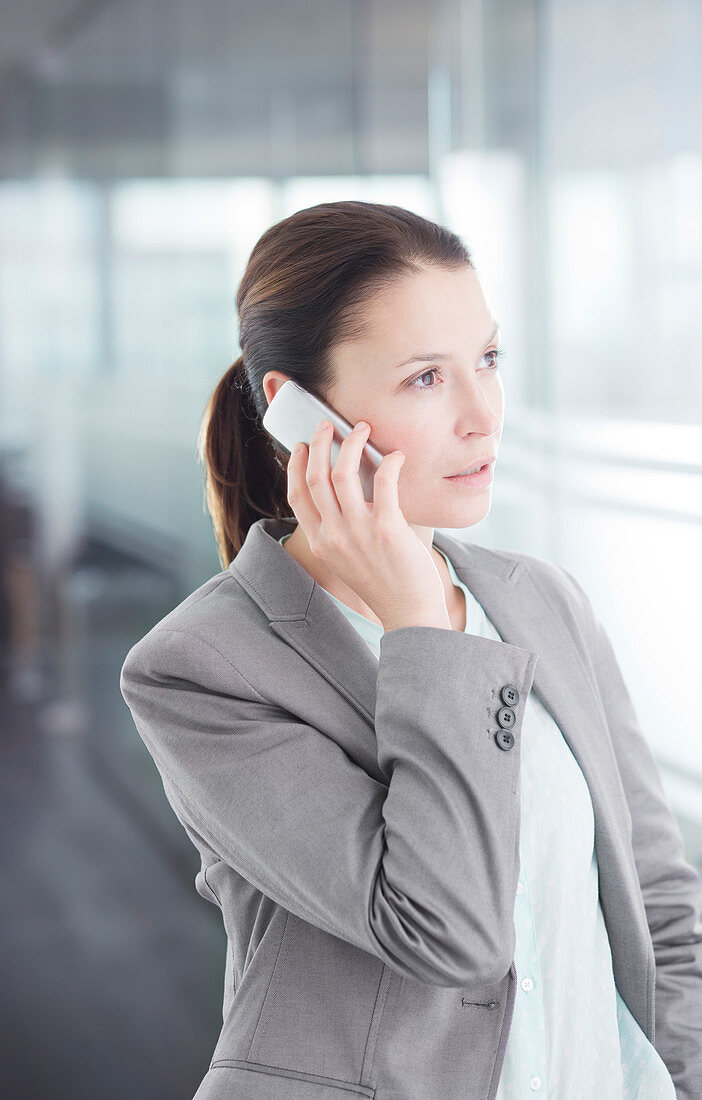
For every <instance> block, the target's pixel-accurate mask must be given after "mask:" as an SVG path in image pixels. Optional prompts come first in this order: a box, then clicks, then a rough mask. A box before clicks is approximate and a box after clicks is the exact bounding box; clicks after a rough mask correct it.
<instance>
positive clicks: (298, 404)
mask: <svg viewBox="0 0 702 1100" xmlns="http://www.w3.org/2000/svg"><path fill="white" fill-rule="evenodd" d="M323 417H325V418H326V419H327V420H328V421H329V422H330V423H331V425H332V427H333V429H334V434H333V437H332V445H331V456H330V469H333V467H334V463H335V462H336V459H337V457H338V454H339V450H340V449H341V444H342V443H343V441H344V439H345V438H346V436H347V435H348V434H349V432H351V431H353V424H349V422H348V420H346V419H345V418H344V417H343V416H341V415H340V414H339V413H338V412H337V411H336V409H333V408H332V407H331V405H328V404H327V403H326V401H322V400H320V398H318V397H315V396H314V395H313V394H311V393H309V391H308V390H306V389H304V387H302V386H300V385H298V383H297V382H295V381H294V380H293V379H292V378H289V379H288V381H287V382H284V383H283V385H282V386H281V387H280V389H279V390H278V392H277V393H276V395H275V397H274V398H273V400H272V401H271V403H270V405H269V406H268V408H267V409H266V412H265V414H264V416H263V427H264V428H265V429H266V431H267V432H268V433H269V435H272V436H273V438H274V439H275V440H277V441H278V443H280V444H281V445H282V446H283V447H285V449H286V450H287V451H292V449H293V447H294V446H295V444H296V443H298V442H301V443H306V444H307V445H308V446H309V443H310V440H311V439H312V436H313V435H314V431H315V429H316V427H317V425H318V424H319V421H320V420H321V419H322V418H323ZM382 459H383V455H382V453H381V452H380V451H379V450H378V449H377V447H374V446H373V444H372V443H368V442H366V444H365V446H364V448H363V452H362V454H361V461H360V463H359V469H358V476H359V479H360V482H361V485H362V486H363V496H364V499H365V500H367V501H368V502H372V500H373V478H374V476H375V472H376V470H377V469H378V466H379V465H380V463H381V461H382Z"/></svg>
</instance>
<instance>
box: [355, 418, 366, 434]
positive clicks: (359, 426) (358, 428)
mask: <svg viewBox="0 0 702 1100" xmlns="http://www.w3.org/2000/svg"><path fill="white" fill-rule="evenodd" d="M367 427H369V425H368V424H366V422H365V420H359V422H358V424H355V425H354V429H353V430H354V431H355V432H362V431H363V430H364V428H367Z"/></svg>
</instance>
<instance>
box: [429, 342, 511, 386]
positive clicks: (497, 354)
mask: <svg viewBox="0 0 702 1100" xmlns="http://www.w3.org/2000/svg"><path fill="white" fill-rule="evenodd" d="M503 355H504V348H491V349H490V351H486V352H485V355H483V359H487V357H488V356H493V359H492V362H491V363H490V366H489V367H488V368H487V369H488V370H497V367H498V366H499V362H498V360H499V359H500V358H501V357H502V356H503ZM433 374H437V375H438V374H440V372H439V368H438V367H431V368H430V369H429V370H425V371H422V373H421V374H418V375H417V377H416V378H414V379H413V380H412V381H411V382H408V384H407V385H408V388H409V389H411V390H435V389H436V388H437V383H436V382H435V383H433V384H432V385H430V386H424V385H421V381H422V379H423V378H427V377H429V376H430V375H433Z"/></svg>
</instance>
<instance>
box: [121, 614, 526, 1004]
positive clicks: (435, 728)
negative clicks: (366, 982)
mask: <svg viewBox="0 0 702 1100" xmlns="http://www.w3.org/2000/svg"><path fill="white" fill-rule="evenodd" d="M537 659H538V658H537V655H536V654H534V653H530V652H528V651H527V650H524V649H520V648H518V647H516V646H512V645H508V644H505V643H503V642H498V641H495V640H493V639H490V638H482V637H477V636H475V635H470V634H462V633H460V632H458V631H452V630H437V629H434V628H432V627H401V628H398V629H396V630H392V631H390V632H389V633H386V634H384V635H383V636H382V638H381V642H380V661H379V666H378V679H377V702H376V710H375V731H376V737H377V743H378V763H379V765H380V768H381V770H382V773H383V774H384V775H386V776H387V777H388V783H387V784H385V783H382V782H379V781H378V780H376V779H375V778H373V777H372V776H371V775H369V774H368V773H367V772H366V771H365V769H363V768H361V767H359V766H358V765H357V764H355V763H354V761H353V760H352V759H351V757H350V756H349V755H348V754H347V753H346V752H345V751H344V750H343V749H342V748H341V746H340V745H339V744H338V743H337V742H336V741H334V740H333V738H331V737H329V736H327V735H326V734H325V733H324V732H323V729H322V728H319V729H318V728H315V727H313V726H311V725H308V724H307V723H305V722H303V721H300V720H299V719H298V718H297V717H296V716H295V715H293V714H291V713H289V712H287V711H286V710H284V709H282V708H281V707H279V706H277V705H275V703H274V702H271V701H269V700H267V699H266V698H264V696H263V695H262V694H261V692H260V691H259V690H258V689H257V688H256V687H254V686H252V685H251V684H250V683H248V681H247V680H245V679H244V678H243V676H242V675H241V674H240V673H239V672H238V671H237V669H236V668H235V667H234V666H233V665H232V664H231V663H230V661H229V660H228V659H227V658H226V657H225V656H224V655H223V654H222V653H220V652H219V651H218V650H216V649H214V648H213V647H212V645H210V644H209V643H208V642H207V641H206V640H204V639H202V638H200V637H198V636H196V635H194V634H192V633H189V632H185V631H180V630H174V629H170V628H165V629H159V630H156V631H151V632H150V633H149V634H148V635H146V637H145V638H143V639H142V640H141V641H140V642H138V643H137V644H136V645H135V646H134V647H133V648H132V649H131V650H130V652H129V653H128V655H127V658H126V660H125V662H124V665H123V668H122V675H121V679H120V687H121V690H122V694H123V696H124V699H125V701H126V702H127V704H128V706H129V707H130V709H131V711H132V715H133V718H134V721H135V724H136V726H137V729H138V731H139V733H140V735H141V737H142V739H143V740H144V742H145V744H146V746H147V748H148V749H149V752H150V753H151V755H152V756H153V758H154V761H155V763H156V765H157V767H158V768H159V770H160V771H161V774H162V775H163V776H164V777H166V778H167V779H168V782H169V783H171V784H173V786H174V788H175V789H176V790H177V792H178V796H179V798H180V800H181V802H182V804H183V806H184V807H185V809H186V810H187V813H188V814H189V815H190V817H191V819H192V824H193V827H194V828H195V829H196V830H197V831H198V832H199V834H200V835H201V836H202V837H203V839H204V840H206V842H207V843H208V844H209V845H210V846H211V847H212V849H213V850H214V851H216V852H217V853H218V854H219V855H220V857H221V858H222V859H223V860H224V861H225V862H227V863H229V865H230V866H231V867H233V868H234V869H235V870H236V871H238V872H239V873H240V874H241V875H243V876H244V878H246V879H247V880H248V881H249V882H251V883H252V884H253V885H254V886H256V887H257V888H258V889H259V890H261V891H262V892H263V893H264V894H265V895H267V896H268V897H270V898H272V899H273V900H274V901H276V902H278V903H279V904H280V905H282V906H283V907H284V908H286V909H288V910H290V911H291V912H293V913H295V914H297V915H298V916H300V917H301V918H303V919H304V920H306V921H309V922H311V923H312V924H314V925H316V926H318V927H319V928H322V929H324V930H325V931H327V932H330V933H332V934H333V935H336V936H339V937H341V938H342V939H344V940H347V941H349V942H350V943H353V944H356V945H357V946H358V947H360V948H362V949H364V950H366V951H368V952H371V953H372V954H374V955H376V956H377V957H378V958H380V959H382V960H383V962H384V963H386V964H387V965H388V966H389V967H390V968H391V969H393V970H395V971H396V972H398V973H399V974H401V975H402V976H404V977H408V978H412V979H414V980H415V981H420V982H424V983H427V984H429V985H437V986H447V987H461V986H481V985H487V984H492V983H494V982H498V981H500V980H501V979H502V978H503V977H504V976H505V974H507V972H508V971H509V969H510V966H511V964H512V958H513V954H514V948H515V933H514V923H513V914H514V891H515V886H516V877H517V866H516V862H517V855H518V852H517V839H516V838H517V824H518V820H519V794H518V790H519V765H520V747H519V738H520V730H521V723H522V719H523V715H524V708H525V705H526V700H527V695H528V693H529V691H530V689H531V685H532V681H533V676H534V668H535V666H536V661H537ZM274 676H275V670H274V669H267V670H265V676H264V675H263V670H262V677H261V680H262V682H263V683H270V682H271V679H272V678H274ZM507 684H512V685H514V686H516V687H517V689H518V691H519V701H518V703H517V704H516V706H515V708H514V710H515V714H516V723H515V726H514V727H513V729H512V730H511V732H512V733H513V735H514V738H515V741H514V745H513V747H512V748H511V749H508V750H505V749H502V748H500V746H499V744H498V743H497V742H496V740H495V733H496V731H497V729H498V728H499V727H498V725H497V723H496V721H495V714H496V713H497V711H498V710H499V709H500V708H501V707H503V706H504V703H503V701H502V699H501V698H500V691H501V689H502V688H503V687H504V686H505V685H507ZM323 725H324V722H323V715H320V727H321V726H323Z"/></svg>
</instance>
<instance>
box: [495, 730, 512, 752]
mask: <svg viewBox="0 0 702 1100" xmlns="http://www.w3.org/2000/svg"><path fill="white" fill-rule="evenodd" d="M495 740H496V741H497V744H498V745H499V746H500V748H501V749H504V750H505V752H507V750H508V749H511V748H512V745H513V744H514V734H512V733H510V732H509V730H498V731H497V733H496V734H495Z"/></svg>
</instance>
